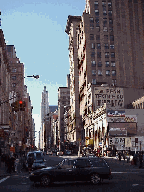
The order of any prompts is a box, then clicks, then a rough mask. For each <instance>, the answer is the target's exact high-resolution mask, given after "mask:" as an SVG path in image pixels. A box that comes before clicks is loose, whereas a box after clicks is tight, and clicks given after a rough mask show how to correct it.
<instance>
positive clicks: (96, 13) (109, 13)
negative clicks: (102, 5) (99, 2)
mask: <svg viewBox="0 0 144 192" xmlns="http://www.w3.org/2000/svg"><path fill="white" fill-rule="evenodd" d="M95 15H96V16H99V10H98V9H95ZM103 15H104V16H106V15H107V12H106V11H103ZM108 16H112V10H111V11H108Z"/></svg>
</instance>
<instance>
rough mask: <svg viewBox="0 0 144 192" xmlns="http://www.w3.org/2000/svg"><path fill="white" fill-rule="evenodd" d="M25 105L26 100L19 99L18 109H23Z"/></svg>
mask: <svg viewBox="0 0 144 192" xmlns="http://www.w3.org/2000/svg"><path fill="white" fill-rule="evenodd" d="M25 107H26V102H25V101H22V100H20V101H19V110H20V111H25Z"/></svg>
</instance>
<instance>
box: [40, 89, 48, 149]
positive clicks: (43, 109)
mask: <svg viewBox="0 0 144 192" xmlns="http://www.w3.org/2000/svg"><path fill="white" fill-rule="evenodd" d="M48 113H49V102H48V91H46V86H44V90H43V92H42V102H41V129H40V130H41V134H40V137H41V140H40V148H41V149H44V148H45V142H46V141H45V139H46V138H45V137H44V134H45V117H46V115H47V114H48Z"/></svg>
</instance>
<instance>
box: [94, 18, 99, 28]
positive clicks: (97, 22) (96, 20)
mask: <svg viewBox="0 0 144 192" xmlns="http://www.w3.org/2000/svg"><path fill="white" fill-rule="evenodd" d="M95 22H96V26H97V27H98V26H99V18H98V17H97V18H96V19H95Z"/></svg>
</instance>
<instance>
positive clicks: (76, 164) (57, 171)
mask: <svg viewBox="0 0 144 192" xmlns="http://www.w3.org/2000/svg"><path fill="white" fill-rule="evenodd" d="M29 178H30V180H31V181H33V182H40V183H41V185H43V186H47V185H50V184H51V183H53V182H61V181H90V182H91V183H92V184H98V183H100V182H101V181H102V180H103V179H112V175H111V170H110V167H109V165H108V164H107V162H106V161H105V160H104V159H102V158H98V157H97V158H96V157H81V158H80V157H79V158H74V159H64V160H63V161H62V162H60V163H59V164H58V165H56V166H54V167H47V168H43V169H40V170H36V171H34V172H32V173H31V174H30V176H29Z"/></svg>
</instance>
